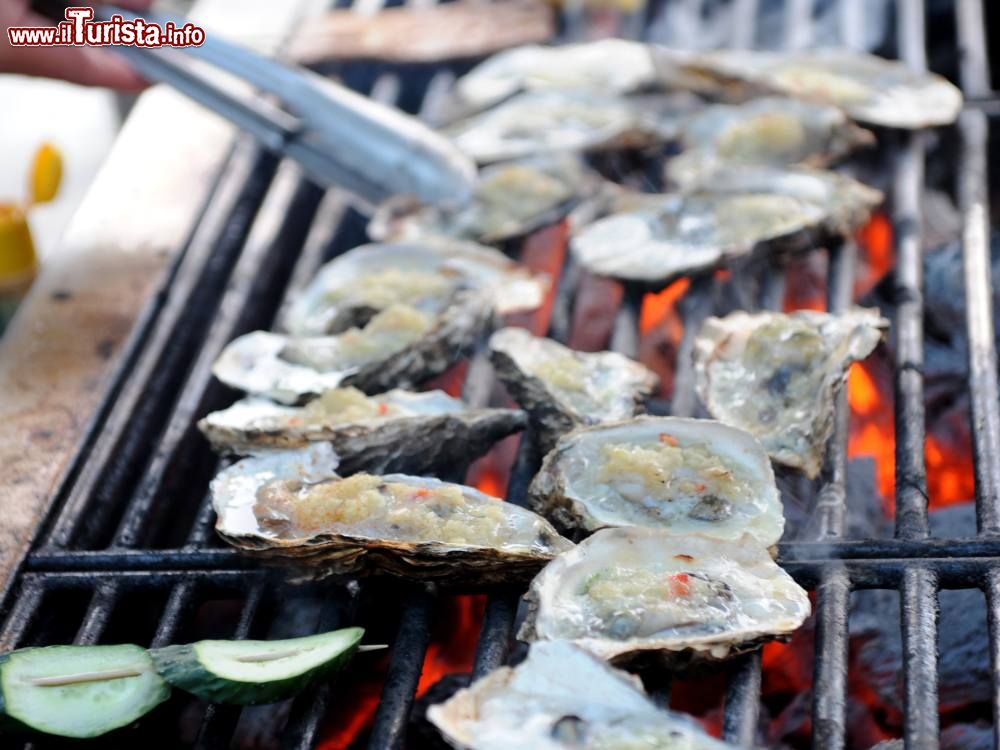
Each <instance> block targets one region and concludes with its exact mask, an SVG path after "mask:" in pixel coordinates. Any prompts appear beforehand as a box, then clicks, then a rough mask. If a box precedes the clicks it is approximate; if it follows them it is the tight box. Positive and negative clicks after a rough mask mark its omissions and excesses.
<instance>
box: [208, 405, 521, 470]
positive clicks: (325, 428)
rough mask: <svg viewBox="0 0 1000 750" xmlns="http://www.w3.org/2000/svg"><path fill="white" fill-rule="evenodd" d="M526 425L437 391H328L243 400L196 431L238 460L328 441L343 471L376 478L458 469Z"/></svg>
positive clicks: (515, 415)
mask: <svg viewBox="0 0 1000 750" xmlns="http://www.w3.org/2000/svg"><path fill="white" fill-rule="evenodd" d="M526 421H527V420H526V419H525V415H524V413H523V412H520V411H517V410H516V409H470V408H469V407H467V406H466V405H465V404H464V403H463V402H462V401H461V400H459V399H457V398H452V397H451V396H449V395H448V394H447V393H445V392H444V391H427V392H424V393H412V392H410V391H401V390H392V391H389V392H388V393H382V394H379V395H377V396H366V395H365V394H363V393H362V392H361V391H359V390H357V389H356V388H336V389H334V390H331V391H326V392H325V393H323V394H322V395H321V396H320V397H319V398H317V399H315V400H313V401H310V402H309V403H308V404H306V405H305V406H303V407H295V406H282V405H281V404H276V403H274V402H273V401H269V400H267V399H263V398H247V399H243V400H242V401H237V402H236V403H235V404H233V405H232V406H230V407H229V408H228V409H224V410H222V411H217V412H213V413H212V414H209V415H208V416H207V417H205V418H204V419H202V420H201V421H200V422H198V428H199V429H200V430H201V431H202V432H203V433H204V434H205V436H206V437H207V438H208V439H209V441H210V442H211V443H212V446H213V447H214V448H215V449H216V450H217V451H220V452H222V453H235V454H239V455H246V454H248V453H254V452H256V451H259V450H266V449H268V448H298V447H303V446H306V445H308V444H309V443H313V442H319V441H329V442H330V444H331V445H332V446H333V448H334V450H335V451H336V453H337V455H338V456H339V457H340V468H341V470H342V471H343V472H344V473H346V474H353V473H354V472H356V471H370V472H372V473H375V474H384V473H387V472H395V471H416V472H424V471H431V470H433V469H443V468H451V467H454V466H456V465H461V463H462V462H463V461H464V462H469V461H471V460H473V459H475V458H478V457H479V456H481V455H483V454H484V453H486V451H488V450H489V449H490V448H491V447H492V446H493V444H494V443H496V442H497V441H498V440H501V439H502V438H505V437H507V435H510V434H512V433H514V432H518V431H519V430H522V429H524V426H525V423H526Z"/></svg>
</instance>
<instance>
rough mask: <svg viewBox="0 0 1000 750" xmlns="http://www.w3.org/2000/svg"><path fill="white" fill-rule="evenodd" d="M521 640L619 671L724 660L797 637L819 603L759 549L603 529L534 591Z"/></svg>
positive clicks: (551, 568) (748, 542) (659, 532)
mask: <svg viewBox="0 0 1000 750" xmlns="http://www.w3.org/2000/svg"><path fill="white" fill-rule="evenodd" d="M526 599H527V601H528V606H529V611H528V616H527V619H526V620H525V622H524V625H523V626H522V628H521V631H520V633H519V634H518V637H519V638H521V639H522V640H527V641H553V640H567V641H572V642H573V643H575V644H577V645H578V646H580V647H582V648H584V649H586V650H588V651H590V652H591V653H593V654H595V655H596V656H599V657H601V658H602V659H607V660H609V661H611V662H612V663H615V664H619V663H629V662H632V661H637V660H640V659H641V657H644V656H645V657H651V656H653V655H654V654H655V655H658V657H659V658H666V660H668V661H673V660H674V659H676V658H677V657H678V656H679V655H680V654H681V653H684V655H685V656H697V657H707V658H713V659H721V658H724V657H726V656H729V655H730V654H733V653H739V652H741V651H745V650H747V649H750V648H752V647H754V646H756V645H758V644H759V643H761V642H763V641H765V640H770V639H773V638H778V637H781V636H785V635H788V634H790V633H791V632H792V631H793V630H795V629H796V628H798V627H799V626H800V625H801V624H802V623H803V621H804V620H805V619H806V617H807V616H808V615H809V598H808V596H806V592H805V591H803V590H802V589H801V588H800V587H799V585H798V584H796V583H795V581H793V580H792V579H791V577H790V576H789V575H788V574H787V573H786V572H785V571H783V570H782V569H781V568H780V567H778V565H777V564H776V563H775V562H774V561H773V560H772V559H771V557H770V556H769V555H768V554H767V551H766V550H765V549H764V547H762V546H761V545H759V544H757V543H756V541H755V540H753V539H752V538H749V537H743V538H741V539H738V540H734V541H728V540H721V539H715V538H712V537H706V536H702V535H700V534H672V533H670V532H668V531H665V530H663V529H642V528H621V529H602V530H601V531H598V532H596V533H595V534H594V535H593V536H591V537H590V538H589V539H586V540H585V541H583V542H581V543H580V544H579V545H577V546H576V547H575V548H574V549H571V550H569V551H568V552H564V553H562V554H560V555H559V556H558V557H557V558H556V559H555V560H553V561H552V562H551V563H549V564H548V565H547V566H545V568H544V569H543V570H542V572H541V573H539V574H538V576H537V577H536V578H535V580H534V581H532V582H531V588H530V590H529V591H528V594H527V596H526Z"/></svg>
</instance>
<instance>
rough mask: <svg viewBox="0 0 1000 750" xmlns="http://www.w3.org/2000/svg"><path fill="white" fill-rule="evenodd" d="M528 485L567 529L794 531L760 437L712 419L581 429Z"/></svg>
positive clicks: (727, 534) (762, 537)
mask: <svg viewBox="0 0 1000 750" xmlns="http://www.w3.org/2000/svg"><path fill="white" fill-rule="evenodd" d="M528 492H529V498H530V501H531V506H532V507H533V508H534V509H535V510H536V511H538V512H539V513H541V514H542V515H544V516H545V517H546V518H549V519H551V520H552V521H553V522H555V524H556V526H557V527H559V528H563V529H574V530H582V531H585V532H590V531H594V530H595V529H600V528H604V527H606V526H644V527H649V528H666V529H670V530H671V531H673V532H675V533H678V534H682V533H699V534H704V535H705V536H709V537H715V538H719V539H728V540H733V539H739V538H740V537H742V536H743V535H744V534H746V535H748V536H749V537H752V538H753V539H754V540H755V541H756V542H758V543H759V544H760V545H761V546H763V547H770V546H771V545H773V544H776V543H777V541H778V540H779V539H780V538H781V534H782V532H783V531H784V528H785V517H784V511H783V509H782V505H781V498H780V496H779V495H778V489H777V487H776V485H775V483H774V471H773V470H772V469H771V462H770V461H769V460H768V457H767V454H766V453H765V452H764V449H763V448H762V447H761V445H760V443H758V442H757V440H755V439H754V437H753V436H752V435H750V434H749V433H747V432H744V431H743V430H740V429H737V428H735V427H730V426H728V425H725V424H722V423H720V422H714V421H712V420H709V419H687V418H683V417H636V418H635V419H631V420H629V421H625V422H617V423H614V424H606V425H598V426H597V427H587V428H583V429H579V430H574V431H573V432H570V433H568V434H566V435H563V436H562V437H561V438H560V439H559V442H558V443H556V447H555V448H554V449H553V450H552V451H551V452H550V453H549V454H548V455H547V456H545V460H544V462H543V463H542V468H541V470H540V471H539V472H538V474H537V475H536V476H535V479H534V481H533V482H532V483H531V488H530V489H529V491H528Z"/></svg>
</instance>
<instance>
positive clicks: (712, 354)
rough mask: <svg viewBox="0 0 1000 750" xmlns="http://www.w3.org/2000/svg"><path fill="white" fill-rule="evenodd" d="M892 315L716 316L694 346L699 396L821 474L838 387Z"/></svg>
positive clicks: (719, 414) (780, 457)
mask: <svg viewBox="0 0 1000 750" xmlns="http://www.w3.org/2000/svg"><path fill="white" fill-rule="evenodd" d="M888 325H889V321H887V320H885V319H884V318H882V317H881V316H880V315H879V313H878V310H866V309H862V308H855V309H853V310H851V311H850V312H847V313H844V314H842V315H831V314H829V313H822V312H814V311H812V310H800V311H798V312H794V313H790V314H787V315H786V314H783V313H774V312H765V313H755V314H749V313H745V312H734V313H732V314H730V315H727V316H726V317H724V318H709V319H708V320H706V321H705V323H704V324H703V325H702V327H701V330H700V331H699V333H698V335H697V337H696V339H695V344H694V362H695V382H696V387H697V391H698V395H699V396H700V397H701V400H702V402H704V404H705V407H706V408H707V409H708V411H709V413H711V415H712V416H713V417H715V418H716V419H719V420H722V421H723V422H725V423H727V424H731V425H735V426H736V427H740V428H742V429H744V430H747V431H748V432H750V433H751V434H753V435H754V436H755V437H756V438H757V439H758V440H760V441H761V443H762V444H763V446H764V448H765V449H766V450H767V452H768V454H770V456H771V458H773V459H774V460H775V461H777V462H778V463H780V464H784V465H786V466H791V467H793V468H796V469H801V470H802V471H803V472H804V473H805V474H806V476H808V477H810V478H812V477H815V476H816V475H817V474H819V470H820V467H821V466H822V462H823V451H824V448H825V446H826V443H827V441H828V440H829V439H830V435H831V434H832V432H833V421H834V419H833V417H834V406H835V400H836V396H837V393H838V392H839V391H840V389H841V388H842V387H843V385H844V382H845V381H846V379H847V372H848V369H849V368H850V366H851V363H852V362H857V361H859V360H862V359H864V358H865V357H867V356H868V355H869V354H870V353H871V352H872V350H873V349H874V348H875V346H876V345H877V344H878V342H879V340H880V339H881V338H882V332H883V331H884V330H885V329H886V328H887V327H888Z"/></svg>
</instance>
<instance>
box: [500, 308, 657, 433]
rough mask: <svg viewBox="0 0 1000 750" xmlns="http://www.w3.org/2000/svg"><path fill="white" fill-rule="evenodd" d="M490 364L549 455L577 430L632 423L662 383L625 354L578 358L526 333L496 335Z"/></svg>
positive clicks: (503, 331) (511, 331)
mask: <svg viewBox="0 0 1000 750" xmlns="http://www.w3.org/2000/svg"><path fill="white" fill-rule="evenodd" d="M490 359H491V361H492V362H493V368H494V370H495V372H496V375H497V378H499V380H500V382H501V383H503V385H504V387H505V388H506V389H507V391H508V393H510V395H511V396H512V397H513V399H514V400H515V401H516V402H517V403H518V404H520V406H521V408H523V409H524V410H525V411H527V412H528V415H529V416H530V418H531V420H532V422H534V423H535V425H536V426H537V428H538V430H539V432H540V437H541V441H542V447H543V448H546V449H547V448H548V446H551V445H552V444H553V443H554V442H555V440H556V438H558V437H559V435H561V434H562V433H564V432H566V431H567V430H571V429H573V428H574V427H578V426H580V425H592V424H599V423H601V422H610V421H613V420H617V419H624V418H626V417H631V416H632V415H634V414H636V413H637V412H638V411H639V410H640V408H641V406H642V403H643V402H644V401H645V400H646V398H648V397H649V395H650V394H652V393H653V391H654V390H655V389H656V386H657V384H658V383H659V379H658V378H657V376H656V374H655V373H654V372H652V371H651V370H649V369H647V368H646V367H644V366H643V365H641V364H639V363H638V362H636V361H634V360H631V359H629V358H628V357H626V356H624V355H622V354H618V353H616V352H596V353H590V352H577V351H574V350H572V349H569V348H568V347H565V346H563V345H562V344H560V343H558V342H556V341H553V340H552V339H547V338H539V337H537V336H532V335H531V334H530V333H529V332H528V331H526V330H524V329H523V328H503V329H501V330H499V331H497V332H496V333H494V334H493V335H492V336H491V337H490Z"/></svg>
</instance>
